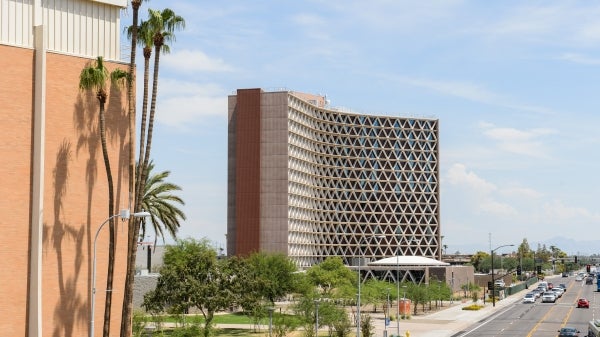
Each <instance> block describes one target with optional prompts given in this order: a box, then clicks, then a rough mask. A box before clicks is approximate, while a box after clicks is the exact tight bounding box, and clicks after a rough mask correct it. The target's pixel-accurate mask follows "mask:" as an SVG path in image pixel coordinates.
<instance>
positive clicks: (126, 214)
mask: <svg viewBox="0 0 600 337" xmlns="http://www.w3.org/2000/svg"><path fill="white" fill-rule="evenodd" d="M131 216H133V217H134V218H142V217H147V216H150V213H148V212H137V213H133V214H131V213H130V211H129V210H128V209H122V210H121V211H120V212H119V214H115V215H112V216H110V217H109V218H108V219H106V220H104V222H103V223H102V224H101V225H100V227H99V228H98V230H97V231H96V236H95V237H94V257H93V260H92V261H93V262H92V284H91V287H90V337H94V307H95V304H96V243H97V241H98V234H100V230H101V229H102V227H104V225H106V224H107V223H108V222H109V221H110V220H112V219H114V218H116V217H120V218H121V220H128V219H129V218H130V217H131Z"/></svg>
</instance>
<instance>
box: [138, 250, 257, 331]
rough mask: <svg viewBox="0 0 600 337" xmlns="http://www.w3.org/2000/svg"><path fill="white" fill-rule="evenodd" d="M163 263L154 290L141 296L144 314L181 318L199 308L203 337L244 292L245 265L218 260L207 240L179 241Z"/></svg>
mask: <svg viewBox="0 0 600 337" xmlns="http://www.w3.org/2000/svg"><path fill="white" fill-rule="evenodd" d="M163 262H164V263H163V267H162V268H161V270H160V276H159V278H158V282H157V285H156V288H155V289H154V290H153V291H150V292H148V293H147V294H146V295H145V296H144V306H145V307H146V310H149V311H153V312H157V313H160V312H162V311H164V310H167V311H168V312H170V313H174V314H175V313H176V314H183V313H186V312H187V311H188V310H189V309H191V308H194V307H195V308H198V309H199V310H200V311H201V313H202V315H203V316H204V319H205V321H204V329H203V330H204V331H203V333H204V336H205V337H207V336H209V335H210V332H211V327H212V324H213V318H214V314H215V313H216V312H217V311H219V310H223V309H226V308H228V307H229V306H230V305H232V304H233V303H235V301H236V296H237V295H238V294H240V293H241V292H243V290H244V285H245V282H244V281H245V280H246V274H247V273H246V272H245V271H246V270H247V269H246V264H245V263H244V261H243V260H242V259H239V258H236V257H232V258H229V259H217V254H216V251H215V250H214V249H212V248H211V247H210V245H209V243H208V241H207V240H206V239H204V240H202V241H196V240H193V239H185V240H179V241H178V242H177V245H175V246H170V247H168V248H167V251H166V252H165V255H164V257H163Z"/></svg>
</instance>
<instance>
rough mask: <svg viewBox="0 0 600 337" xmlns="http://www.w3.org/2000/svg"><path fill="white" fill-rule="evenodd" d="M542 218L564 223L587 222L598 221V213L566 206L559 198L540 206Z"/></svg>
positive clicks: (599, 218)
mask: <svg viewBox="0 0 600 337" xmlns="http://www.w3.org/2000/svg"><path fill="white" fill-rule="evenodd" d="M542 211H543V212H544V213H543V219H544V220H545V221H547V222H549V223H558V224H564V225H573V224H578V223H579V224H587V223H589V222H598V221H600V214H598V213H592V212H590V211H589V210H588V209H586V208H584V207H576V206H568V205H565V204H564V203H563V202H562V201H561V200H552V201H550V202H547V203H545V204H544V205H543V206H542Z"/></svg>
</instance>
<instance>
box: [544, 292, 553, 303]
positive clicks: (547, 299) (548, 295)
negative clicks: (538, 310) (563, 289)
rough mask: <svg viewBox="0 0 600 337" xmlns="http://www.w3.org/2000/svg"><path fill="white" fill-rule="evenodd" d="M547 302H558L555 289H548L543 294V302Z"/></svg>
mask: <svg viewBox="0 0 600 337" xmlns="http://www.w3.org/2000/svg"><path fill="white" fill-rule="evenodd" d="M547 302H551V303H554V302H556V294H554V292H553V291H546V292H545V293H544V294H542V303H547Z"/></svg>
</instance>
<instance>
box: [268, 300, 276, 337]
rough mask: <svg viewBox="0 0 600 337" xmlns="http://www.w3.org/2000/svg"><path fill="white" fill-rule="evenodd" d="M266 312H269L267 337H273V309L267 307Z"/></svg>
mask: <svg viewBox="0 0 600 337" xmlns="http://www.w3.org/2000/svg"><path fill="white" fill-rule="evenodd" d="M267 310H269V337H271V336H273V311H274V310H275V308H273V307H268V308H267Z"/></svg>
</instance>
